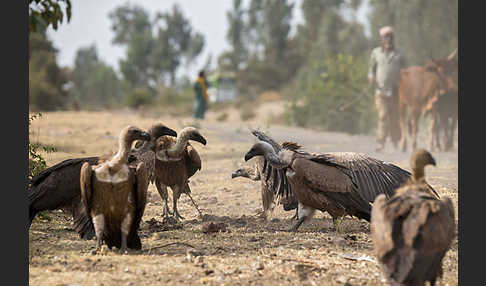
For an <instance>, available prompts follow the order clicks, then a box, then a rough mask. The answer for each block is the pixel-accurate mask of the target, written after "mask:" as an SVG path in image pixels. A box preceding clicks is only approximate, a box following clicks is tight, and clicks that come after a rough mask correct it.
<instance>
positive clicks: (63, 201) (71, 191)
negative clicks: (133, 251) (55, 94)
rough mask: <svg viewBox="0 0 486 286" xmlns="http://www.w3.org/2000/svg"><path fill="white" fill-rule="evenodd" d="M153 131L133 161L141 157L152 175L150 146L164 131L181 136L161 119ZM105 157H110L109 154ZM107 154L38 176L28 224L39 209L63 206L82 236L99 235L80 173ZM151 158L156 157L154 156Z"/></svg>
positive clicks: (69, 161) (30, 192)
mask: <svg viewBox="0 0 486 286" xmlns="http://www.w3.org/2000/svg"><path fill="white" fill-rule="evenodd" d="M149 133H150V135H151V137H152V140H151V141H149V142H145V143H144V144H142V146H141V147H140V148H138V149H137V150H134V151H132V152H131V154H130V157H129V162H130V161H133V163H136V162H137V161H139V160H142V161H144V163H145V164H146V166H148V168H149V173H151V174H150V176H153V168H154V167H153V166H154V164H155V163H154V158H155V156H154V152H153V151H152V150H150V148H153V145H154V144H155V142H154V141H155V139H156V138H158V137H160V136H163V135H169V136H177V133H176V132H175V131H174V130H172V129H170V128H168V127H166V126H165V125H164V124H161V123H157V124H154V125H153V126H151V127H150V129H149ZM104 157H106V158H107V157H108V156H104ZM106 158H100V157H98V156H95V157H85V158H74V159H67V160H64V161H62V162H60V163H57V164H56V165H54V166H51V167H49V168H47V169H45V170H43V171H41V172H40V173H39V174H37V175H36V176H34V177H33V178H32V180H31V182H30V186H29V189H28V201H29V224H28V227H29V228H30V225H31V224H32V220H33V219H34V217H35V216H36V215H37V213H39V212H41V211H44V210H55V209H61V208H62V209H64V210H66V211H68V212H71V214H72V216H73V225H74V230H75V231H76V232H77V233H78V234H79V236H80V238H83V239H91V238H93V237H94V235H95V233H94V227H93V223H92V221H91V218H90V217H89V215H88V214H87V213H86V211H85V209H84V206H83V204H82V203H81V188H80V184H79V175H80V171H81V165H82V164H83V163H85V162H87V163H89V164H90V165H97V164H98V163H99V160H105V159H106ZM150 158H152V159H151V160H150Z"/></svg>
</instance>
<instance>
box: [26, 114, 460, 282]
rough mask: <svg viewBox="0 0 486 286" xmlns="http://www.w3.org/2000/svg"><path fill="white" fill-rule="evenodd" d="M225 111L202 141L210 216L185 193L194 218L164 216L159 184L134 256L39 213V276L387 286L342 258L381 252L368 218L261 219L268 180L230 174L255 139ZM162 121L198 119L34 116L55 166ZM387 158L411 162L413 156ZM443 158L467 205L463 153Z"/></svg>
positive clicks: (32, 253)
mask: <svg viewBox="0 0 486 286" xmlns="http://www.w3.org/2000/svg"><path fill="white" fill-rule="evenodd" d="M218 114H219V113H218ZM259 116H261V115H260V113H258V112H257V117H256V118H255V120H258V119H260V120H261V117H259ZM216 117H217V114H211V113H209V114H208V119H207V120H206V121H203V122H201V125H200V129H201V133H202V134H203V135H204V136H205V137H206V138H207V141H208V144H207V145H206V146H202V145H201V144H198V143H194V144H193V146H194V147H195V148H196V149H197V150H198V151H199V152H200V155H201V158H202V162H203V164H202V166H203V167H202V170H201V171H200V172H198V173H197V174H196V175H195V176H194V177H193V178H192V179H191V189H192V197H193V198H194V200H195V201H196V202H197V204H198V205H199V208H200V209H201V211H202V212H203V214H204V216H203V218H202V219H201V218H199V217H198V213H197V211H196V209H195V208H194V206H193V205H192V203H191V201H190V199H189V198H188V197H187V196H184V195H183V196H182V197H181V199H180V200H179V211H180V212H181V214H182V215H183V216H185V218H186V219H185V220H184V221H183V223H182V225H164V224H162V218H161V216H160V214H161V213H162V203H161V199H160V196H159V195H158V193H157V190H156V189H155V187H154V186H153V185H150V186H149V197H148V205H147V207H146V211H145V213H144V217H143V222H142V225H141V236H142V244H143V250H142V251H140V252H134V253H130V254H129V255H120V254H117V253H115V252H112V251H107V252H106V253H104V254H103V255H101V254H97V255H92V254H91V253H90V251H91V250H92V249H94V246H95V242H94V241H83V240H80V239H79V238H78V237H77V235H76V234H75V233H74V232H73V231H72V221H71V219H70V218H69V217H68V216H66V215H65V214H63V213H62V212H61V211H53V212H49V215H50V216H51V217H52V220H51V221H46V220H42V219H40V218H36V220H35V221H34V222H33V224H32V227H31V229H30V231H29V266H30V269H29V278H30V284H31V285H68V284H74V283H77V284H80V285H154V284H167V285H250V284H254V285H296V284H297V285H344V284H345V283H348V284H349V285H386V283H384V282H383V276H382V274H381V270H380V268H379V266H378V265H377V264H376V262H372V261H357V260H352V259H346V258H343V256H342V255H343V254H354V255H361V256H363V255H367V256H373V248H372V242H371V239H370V233H369V224H368V223H366V222H364V221H358V220H356V219H352V218H349V217H346V218H344V219H343V220H342V221H341V222H340V224H339V226H338V229H337V230H335V229H334V226H333V223H332V220H331V218H330V217H329V215H328V214H323V213H320V212H318V213H316V216H315V217H314V218H313V219H312V220H310V221H309V222H308V223H306V224H304V225H302V226H301V228H300V230H299V232H298V233H291V232H288V231H287V230H288V229H289V228H290V227H291V226H292V224H293V223H294V221H291V220H290V217H292V216H293V214H294V211H291V212H285V211H283V210H282V208H281V207H280V206H277V207H276V208H275V210H274V212H273V213H272V214H271V215H270V216H269V218H268V220H267V221H264V220H262V219H260V218H258V216H257V215H256V213H257V211H258V210H260V209H261V195H260V191H259V189H260V182H252V181H249V180H246V179H244V178H236V179H231V176H230V174H231V172H232V171H233V170H234V169H235V168H236V167H238V166H240V165H242V164H251V163H253V162H251V161H250V162H244V161H243V154H244V153H245V152H247V151H248V149H249V147H250V146H251V144H252V142H253V138H251V136H250V135H249V134H248V132H247V128H246V127H245V124H244V123H242V122H241V121H230V119H231V118H229V119H228V122H224V123H221V122H218V121H217V120H216V119H215V118H216ZM157 121H161V122H163V123H165V124H166V125H168V126H169V127H171V128H174V129H176V130H180V129H181V128H183V127H184V126H186V125H189V124H190V123H191V122H192V120H191V119H190V118H172V117H170V116H168V115H167V114H163V113H161V114H159V115H158V116H153V115H150V116H149V115H147V114H146V113H133V112H129V111H119V112H112V113H108V112H55V113H44V114H43V117H42V118H41V119H39V120H36V121H34V122H33V130H34V131H35V133H34V134H31V140H34V141H39V142H41V143H43V144H49V145H52V146H56V147H58V148H59V149H60V151H59V152H56V153H49V154H46V159H47V163H48V165H52V164H55V163H57V162H59V161H61V160H64V159H66V158H73V157H83V156H91V155H100V154H104V153H109V152H114V151H116V146H117V136H118V133H119V132H120V130H121V129H122V128H123V127H125V126H126V125H128V124H133V125H136V126H139V127H141V128H148V127H149V126H150V125H151V124H153V123H154V122H157ZM235 129H239V130H240V132H237V131H235ZM271 130H272V135H275V136H277V138H281V137H279V136H282V137H285V136H289V137H292V136H294V137H298V141H299V142H301V143H302V144H303V145H305V146H306V147H309V148H310V149H311V150H313V149H312V148H320V149H322V148H323V147H322V146H324V145H322V144H324V142H323V141H326V143H325V144H326V145H325V146H326V148H329V149H332V148H334V149H335V150H341V149H340V148H342V149H346V148H348V149H349V146H365V147H369V149H372V148H373V146H371V145H370V143H369V142H373V140H374V139H373V138H367V137H351V136H345V135H339V134H332V136H330V134H325V133H319V134H315V136H314V137H310V136H305V135H300V134H299V135H298V134H297V132H300V131H299V130H298V129H292V128H287V127H282V126H273V127H272V128H271ZM302 132H304V131H302ZM305 132H307V131H305ZM305 134H307V133H305ZM312 140H316V141H318V142H319V143H317V142H316V143H312V142H314V141H312ZM358 140H361V141H362V142H358ZM279 141H280V139H279ZM357 142H358V143H360V144H358V145H356V144H357ZM356 148H358V147H356ZM381 156H387V158H389V159H390V160H391V161H393V162H395V163H397V164H399V165H401V166H403V167H407V164H408V159H407V155H406V154H395V153H389V154H388V153H385V154H382V155H381ZM436 159H438V160H437V161H438V162H442V163H443V165H440V164H439V165H440V166H438V167H437V168H434V169H431V170H429V169H427V171H428V173H427V174H428V177H430V180H429V182H430V183H431V184H432V185H433V186H434V187H436V188H437V189H438V190H439V193H440V194H441V195H443V196H444V195H447V196H450V197H451V198H452V199H453V201H454V205H455V207H456V210H457V158H456V157H454V156H451V155H449V154H439V155H438V158H437V157H436ZM169 193H170V194H171V192H169ZM170 197H171V196H170ZM169 205H170V206H171V205H172V204H171V202H169ZM210 221H213V222H222V223H225V224H226V225H227V229H228V231H227V232H220V233H213V234H204V233H203V232H202V226H203V224H204V223H207V222H210ZM457 275H458V248H457V239H456V241H455V242H454V244H453V246H452V249H451V250H450V251H449V252H448V253H447V255H446V257H445V259H444V278H443V281H442V284H441V285H457V284H458V276H457Z"/></svg>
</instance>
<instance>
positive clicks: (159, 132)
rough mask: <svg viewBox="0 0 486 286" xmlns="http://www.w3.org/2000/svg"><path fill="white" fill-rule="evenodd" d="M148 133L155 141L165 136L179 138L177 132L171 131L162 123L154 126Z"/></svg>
mask: <svg viewBox="0 0 486 286" xmlns="http://www.w3.org/2000/svg"><path fill="white" fill-rule="evenodd" d="M148 133H149V134H150V136H152V137H153V138H154V139H157V138H159V137H160V136H164V135H168V136H172V137H177V132H175V131H174V130H172V129H170V128H169V127H167V126H165V125H164V124H162V123H157V124H154V125H152V126H151V127H150V128H149V129H148Z"/></svg>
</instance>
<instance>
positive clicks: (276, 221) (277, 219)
mask: <svg viewBox="0 0 486 286" xmlns="http://www.w3.org/2000/svg"><path fill="white" fill-rule="evenodd" d="M270 222H273V223H278V222H280V219H279V218H273V219H272V220H271V221H270Z"/></svg>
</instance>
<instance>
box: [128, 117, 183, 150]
mask: <svg viewBox="0 0 486 286" xmlns="http://www.w3.org/2000/svg"><path fill="white" fill-rule="evenodd" d="M147 131H148V133H149V134H150V136H151V140H152V141H155V140H157V138H159V137H160V136H165V135H167V136H172V137H177V132H175V131H174V130H172V129H170V128H169V127H167V126H165V125H164V124H162V123H157V124H154V125H152V126H151V127H150V128H149V129H148V130H147ZM143 143H144V141H141V140H138V141H137V142H136V143H135V148H136V149H138V148H140V147H142V146H143ZM152 144H153V143H152ZM151 148H152V149H153V146H152V147H151Z"/></svg>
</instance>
